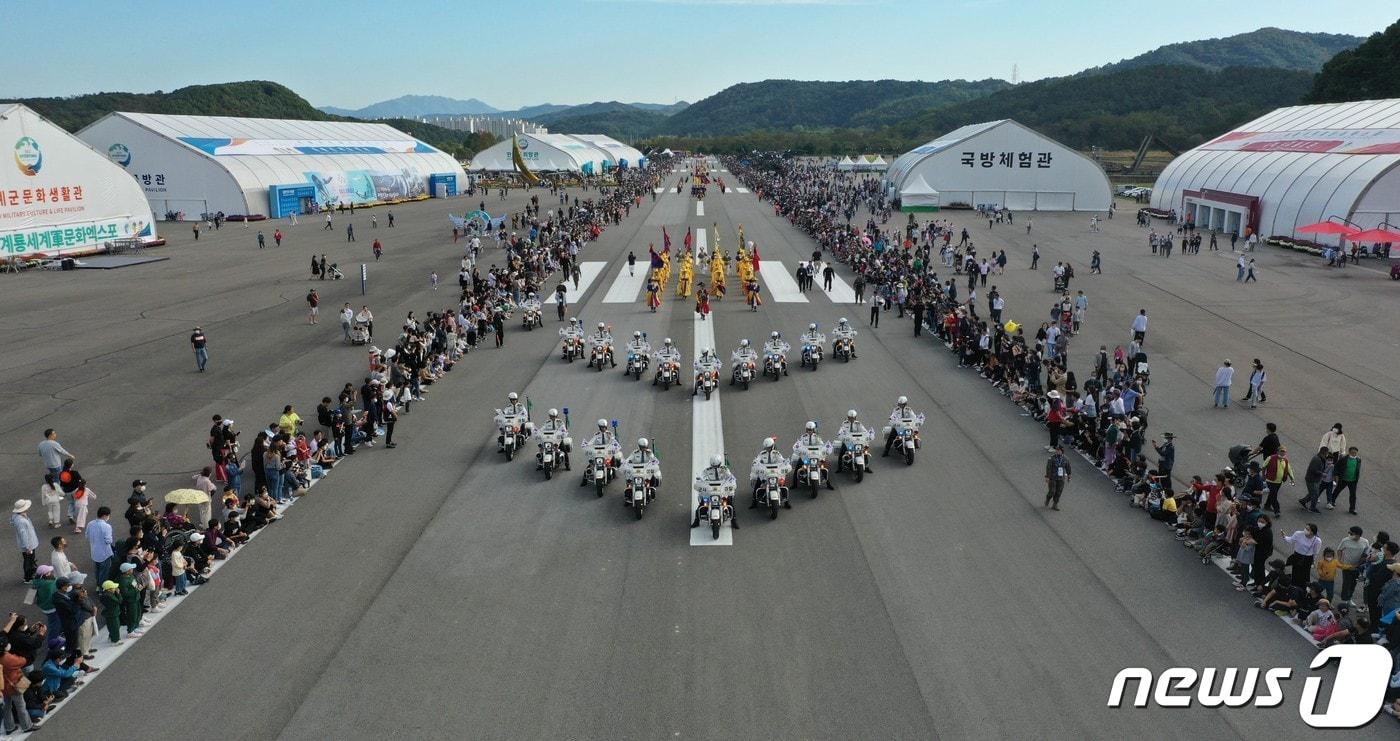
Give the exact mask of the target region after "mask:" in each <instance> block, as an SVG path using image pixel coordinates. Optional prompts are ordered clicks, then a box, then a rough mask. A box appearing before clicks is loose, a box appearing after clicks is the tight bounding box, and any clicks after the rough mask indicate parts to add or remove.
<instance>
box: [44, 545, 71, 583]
mask: <svg viewBox="0 0 1400 741" xmlns="http://www.w3.org/2000/svg"><path fill="white" fill-rule="evenodd" d="M49 542H50V543H52V544H53V553H52V554H51V555H50V556H49V564H50V565H52V566H53V573H54V575H55V576H57V577H58V579H59V580H60V581H62V580H63V579H67V578H68V575H69V574H71V573H73V563H72V562H71V561H69V560H68V539H67V538H65V537H63V536H62V535H55V536H53V539H52V540H50V541H49Z"/></svg>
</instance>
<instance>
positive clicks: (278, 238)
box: [272, 229, 282, 247]
mask: <svg viewBox="0 0 1400 741" xmlns="http://www.w3.org/2000/svg"><path fill="white" fill-rule="evenodd" d="M272 242H273V244H275V245H277V246H278V247H281V246H282V230H281V229H273V230H272Z"/></svg>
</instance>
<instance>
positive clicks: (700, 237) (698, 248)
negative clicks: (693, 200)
mask: <svg viewBox="0 0 1400 741" xmlns="http://www.w3.org/2000/svg"><path fill="white" fill-rule="evenodd" d="M709 251H710V238H709V236H708V235H707V234H705V227H703V226H702V227H697V228H696V229H695V252H694V253H693V254H692V257H693V258H694V259H695V264H696V265H699V264H700V253H701V252H709ZM711 334H713V332H711Z"/></svg>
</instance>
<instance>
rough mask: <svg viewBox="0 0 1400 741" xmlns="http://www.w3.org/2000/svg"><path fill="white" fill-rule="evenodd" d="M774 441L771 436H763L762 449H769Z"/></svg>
mask: <svg viewBox="0 0 1400 741" xmlns="http://www.w3.org/2000/svg"><path fill="white" fill-rule="evenodd" d="M774 442H775V441H774V440H773V438H771V437H765V438H763V449H764V450H769V449H771V448H772V447H773V443H774Z"/></svg>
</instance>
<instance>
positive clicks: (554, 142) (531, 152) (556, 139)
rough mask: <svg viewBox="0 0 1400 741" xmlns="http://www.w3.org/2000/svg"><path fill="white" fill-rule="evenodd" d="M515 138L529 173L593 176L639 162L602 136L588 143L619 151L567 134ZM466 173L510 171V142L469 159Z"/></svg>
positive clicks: (634, 152)
mask: <svg viewBox="0 0 1400 741" xmlns="http://www.w3.org/2000/svg"><path fill="white" fill-rule="evenodd" d="M516 138H517V139H518V140H519V142H520V155H521V156H522V157H523V158H524V160H525V166H526V167H528V168H530V170H531V171H532V172H578V173H583V174H585V175H597V174H600V173H602V172H603V171H604V170H606V169H611V168H612V167H614V166H616V165H617V164H618V161H619V158H621V159H627V160H628V165H629V166H636V165H638V164H639V163H640V161H641V159H642V153H641V152H638V151H637V150H635V149H632V148H631V147H628V146H626V145H625V144H622V143H621V142H616V141H615V140H612V139H608V137H605V136H589V139H593V140H607V141H609V142H613V143H614V144H616V145H617V146H619V147H622V148H623V151H620V152H619V151H618V150H613V151H612V152H611V153H610V152H609V150H608V149H607V148H605V147H604V145H603V144H601V143H595V141H589V140H588V139H584V138H583V137H582V136H570V135H568V134H520V135H519V136H517V137H516ZM626 150H630V151H626ZM467 169H469V170H471V171H472V172H511V171H514V170H515V163H514V162H513V161H512V160H511V140H510V139H506V140H504V141H500V142H496V143H495V144H493V145H491V146H489V147H487V148H486V149H483V150H481V151H480V152H478V153H477V155H476V156H475V157H473V158H472V161H471V164H470V165H469V166H468V167H467Z"/></svg>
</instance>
